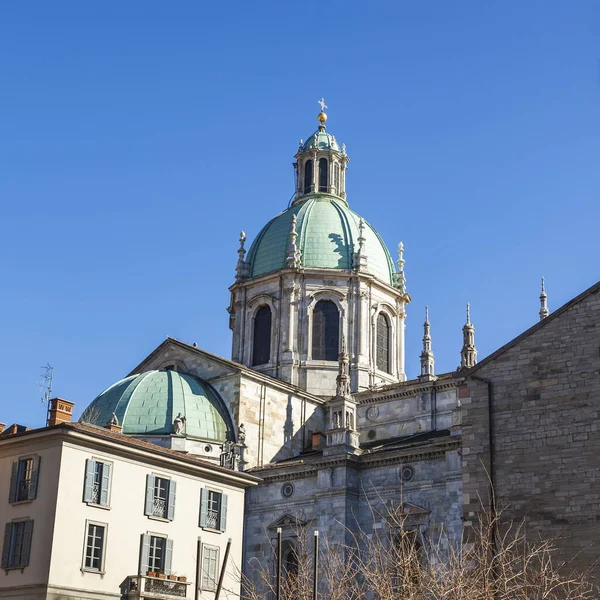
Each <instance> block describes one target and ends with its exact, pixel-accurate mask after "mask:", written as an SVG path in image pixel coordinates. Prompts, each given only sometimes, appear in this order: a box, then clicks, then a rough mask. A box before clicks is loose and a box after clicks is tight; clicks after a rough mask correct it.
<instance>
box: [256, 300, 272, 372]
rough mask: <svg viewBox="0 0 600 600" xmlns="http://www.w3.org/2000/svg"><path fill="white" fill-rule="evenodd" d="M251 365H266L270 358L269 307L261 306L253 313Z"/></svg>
mask: <svg viewBox="0 0 600 600" xmlns="http://www.w3.org/2000/svg"><path fill="white" fill-rule="evenodd" d="M252 339H253V342H252V366H253V367H254V366H257V365H266V364H267V363H268V362H269V360H270V358H271V309H270V308H269V307H268V306H266V305H265V306H261V307H260V308H259V309H258V310H257V311H256V314H255V315H254V336H253V338H252Z"/></svg>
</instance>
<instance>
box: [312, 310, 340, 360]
mask: <svg viewBox="0 0 600 600" xmlns="http://www.w3.org/2000/svg"><path fill="white" fill-rule="evenodd" d="M339 338H340V315H339V312H338V309H337V306H336V305H335V302H332V301H331V300H319V302H317V304H316V306H315V309H314V311H313V324H312V358H313V359H314V360H338V354H339Z"/></svg>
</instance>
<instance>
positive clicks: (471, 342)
mask: <svg viewBox="0 0 600 600" xmlns="http://www.w3.org/2000/svg"><path fill="white" fill-rule="evenodd" d="M476 364H477V348H475V327H473V324H472V323H471V305H470V304H469V303H468V302H467V322H466V323H465V326H464V327H463V347H462V350H461V352H460V367H461V369H470V368H471V367H473V366H475V365H476Z"/></svg>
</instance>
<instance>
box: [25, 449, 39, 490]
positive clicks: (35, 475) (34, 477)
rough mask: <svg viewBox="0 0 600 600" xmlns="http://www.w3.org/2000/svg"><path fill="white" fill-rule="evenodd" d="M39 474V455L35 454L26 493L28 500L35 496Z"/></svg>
mask: <svg viewBox="0 0 600 600" xmlns="http://www.w3.org/2000/svg"><path fill="white" fill-rule="evenodd" d="M39 476H40V457H39V456H35V457H34V458H33V466H32V471H31V483H30V484H29V491H28V494H27V499H28V500H33V499H34V498H35V497H36V496H37V488H38V478H39Z"/></svg>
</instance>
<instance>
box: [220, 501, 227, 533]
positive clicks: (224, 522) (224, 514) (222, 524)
mask: <svg viewBox="0 0 600 600" xmlns="http://www.w3.org/2000/svg"><path fill="white" fill-rule="evenodd" d="M219 529H220V530H221V531H225V530H226V529H227V494H221V514H220V515H219Z"/></svg>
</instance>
